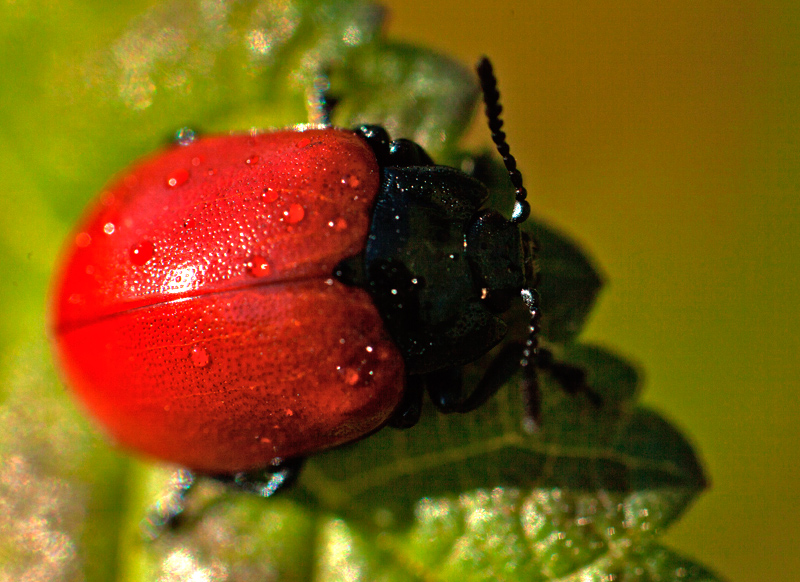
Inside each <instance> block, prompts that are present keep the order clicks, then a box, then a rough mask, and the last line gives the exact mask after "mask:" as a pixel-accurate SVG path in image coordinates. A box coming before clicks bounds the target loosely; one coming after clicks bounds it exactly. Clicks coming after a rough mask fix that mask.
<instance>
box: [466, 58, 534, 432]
mask: <svg viewBox="0 0 800 582" xmlns="http://www.w3.org/2000/svg"><path fill="white" fill-rule="evenodd" d="M477 71H478V79H479V80H480V83H481V91H482V92H483V102H484V103H485V104H486V118H487V120H488V121H489V130H490V131H491V132H492V141H493V142H494V144H495V145H496V146H497V151H498V152H499V153H500V155H501V156H502V157H503V163H504V164H505V166H506V170H508V177H509V178H510V179H511V183H512V184H513V185H514V188H515V189H516V194H515V198H516V202H515V203H514V211H513V213H512V215H511V222H512V223H513V224H520V223H521V222H525V220H526V219H527V218H528V216H530V213H531V205H530V204H529V203H528V201H527V200H526V198H527V197H528V191H527V190H526V189H525V186H523V185H522V174H521V173H520V171H519V170H517V160H516V159H514V156H512V155H511V150H510V148H509V147H508V143H507V142H506V134H505V133H504V132H503V131H502V127H503V120H502V119H500V114H501V113H502V112H503V106H502V105H500V92H499V91H498V90H497V78H496V77H495V76H494V70H493V69H492V63H491V62H489V59H487V58H486V57H483V58H482V59H481V60H480V62H479V63H478V66H477ZM531 260H533V259H532V257H531ZM530 279H531V280H528V281H527V282H526V287H525V288H523V289H522V290H521V295H522V301H523V302H524V303H525V307H527V308H528V313H529V314H530V323H529V324H528V339H527V340H526V341H525V345H524V346H523V348H522V358H521V359H520V362H519V364H520V367H521V368H522V370H523V392H524V396H525V407H526V408H527V412H528V417H527V418H526V422H525V428H526V429H527V430H529V431H530V432H533V431H534V430H535V429H536V425H537V422H538V418H539V406H540V403H539V381H538V378H537V374H536V366H537V361H538V359H539V327H540V320H541V317H542V314H541V310H540V309H539V293H538V292H537V291H536V288H535V282H536V280H535V279H536V278H535V274H532V275H530Z"/></svg>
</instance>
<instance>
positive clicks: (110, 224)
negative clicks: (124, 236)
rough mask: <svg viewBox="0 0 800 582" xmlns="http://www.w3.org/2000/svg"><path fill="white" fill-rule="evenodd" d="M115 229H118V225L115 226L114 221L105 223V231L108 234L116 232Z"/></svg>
mask: <svg viewBox="0 0 800 582" xmlns="http://www.w3.org/2000/svg"><path fill="white" fill-rule="evenodd" d="M114 230H116V226H114V223H113V222H106V223H105V224H104V225H103V232H104V233H106V234H114Z"/></svg>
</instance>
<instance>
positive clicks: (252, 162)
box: [245, 155, 261, 166]
mask: <svg viewBox="0 0 800 582" xmlns="http://www.w3.org/2000/svg"><path fill="white" fill-rule="evenodd" d="M260 160H261V158H260V157H258V156H256V155H252V156H250V157H249V158H247V160H245V163H246V164H247V165H249V166H255V165H256V164H258V162H259V161H260Z"/></svg>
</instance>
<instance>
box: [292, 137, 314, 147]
mask: <svg viewBox="0 0 800 582" xmlns="http://www.w3.org/2000/svg"><path fill="white" fill-rule="evenodd" d="M310 144H311V140H310V139H308V138H307V137H304V138H303V139H301V140H299V141H298V142H297V144H295V145H296V146H297V147H298V148H304V147H307V146H308V145H310Z"/></svg>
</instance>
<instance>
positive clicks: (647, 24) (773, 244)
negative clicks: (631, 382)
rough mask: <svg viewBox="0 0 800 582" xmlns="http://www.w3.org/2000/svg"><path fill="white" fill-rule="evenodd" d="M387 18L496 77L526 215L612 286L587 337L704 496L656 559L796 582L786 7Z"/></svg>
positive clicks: (522, 7)
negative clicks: (546, 225) (684, 557)
mask: <svg viewBox="0 0 800 582" xmlns="http://www.w3.org/2000/svg"><path fill="white" fill-rule="evenodd" d="M387 5H388V6H389V7H390V9H391V16H390V22H389V33H390V34H391V35H393V36H398V37H400V38H402V39H406V40H409V41H413V42H415V43H421V44H424V45H428V46H431V47H433V48H435V49H437V50H441V51H443V52H446V53H448V54H451V55H454V56H456V57H458V58H460V59H462V60H465V61H467V62H470V61H474V60H475V59H476V58H477V57H478V56H479V55H481V54H487V55H489V56H491V58H492V59H493V60H494V62H495V66H496V69H497V73H498V76H499V77H500V89H501V91H502V92H503V97H504V103H505V107H506V111H507V113H506V128H507V133H508V135H509V142H510V143H511V146H512V150H513V151H515V152H516V154H517V156H518V161H519V165H520V167H521V168H522V170H523V172H525V174H526V179H527V182H528V184H529V188H530V189H531V191H532V192H533V200H534V208H535V212H536V213H538V214H540V215H542V216H544V217H545V218H546V219H548V220H549V221H550V222H551V223H553V224H555V225H557V226H559V227H562V228H563V229H564V230H566V231H567V232H569V233H570V234H571V235H573V236H574V237H576V238H577V240H579V241H580V242H581V243H582V244H583V245H584V247H585V248H586V249H587V250H588V251H589V252H591V253H592V254H593V255H594V257H595V258H596V259H597V262H598V263H599V265H600V266H601V267H602V270H603V271H604V272H605V274H606V277H607V283H608V284H607V287H606V289H605V291H604V293H603V295H602V296H601V298H600V301H599V303H598V306H597V308H596V310H595V312H594V314H593V316H592V318H591V320H590V323H589V326H588V329H587V331H586V333H585V334H584V337H585V338H587V339H591V340H594V341H598V342H602V343H603V344H605V345H609V346H613V347H614V348H617V349H618V350H619V352H620V353H623V354H626V355H627V356H629V357H631V358H632V359H634V361H638V363H639V364H640V365H641V367H642V369H643V370H644V372H645V375H646V387H645V393H644V401H645V402H646V403H649V404H651V405H653V406H655V407H657V408H658V409H659V410H661V411H662V412H664V413H665V414H666V415H667V416H668V417H670V418H672V419H673V420H674V421H675V422H676V423H677V424H678V425H679V426H681V427H683V428H684V430H685V431H686V433H687V434H688V435H689V436H690V437H691V438H693V440H694V442H695V444H696V446H697V447H698V450H699V451H700V453H701V454H702V456H703V457H704V459H705V462H706V467H707V470H708V474H709V475H710V477H711V480H712V488H711V490H710V492H708V493H707V494H705V495H704V496H702V497H701V498H700V500H699V501H698V502H697V503H696V505H695V506H694V507H693V508H692V509H690V511H689V512H688V513H687V514H686V516H685V517H684V519H683V520H682V521H681V522H680V523H678V524H677V525H676V526H675V527H673V528H671V529H670V530H669V532H668V534H667V536H666V541H667V542H668V543H670V544H671V545H673V546H674V547H675V548H676V549H678V550H680V551H683V552H685V553H687V554H688V555H693V556H695V557H696V558H698V559H699V560H700V561H701V562H703V563H705V564H708V565H709V566H712V567H714V568H716V569H717V570H718V571H719V572H720V573H721V574H722V575H723V576H726V577H728V578H729V579H731V580H772V581H789V580H796V579H797V572H798V571H800V552H798V544H800V485H799V483H800V469H798V461H800V394H798V390H799V389H800V349H799V348H800V340H799V339H798V324H799V323H800V306H799V305H798V302H799V301H800V284H799V283H798V281H799V279H800V275H798V272H800V245H798V237H799V236H800V197H799V195H800V123H799V122H800V50H798V49H799V48H800V47H799V45H800V5H798V4H797V3H793V2H788V1H784V2H767V3H762V2H743V1H737V2H722V1H705V2H684V1H675V2H639V1H632V0H622V1H617V2H595V1H582V2H573V1H563V0H559V1H551V0H537V1H535V2H528V1H511V2H455V1H446V2H445V1H442V2H429V1H422V0H390V1H388V2H387ZM482 131H483V129H482V127H481V126H476V129H475V131H474V132H473V136H474V137H475V139H476V140H477V139H481V140H483V142H485V141H486V140H485V133H482Z"/></svg>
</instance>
